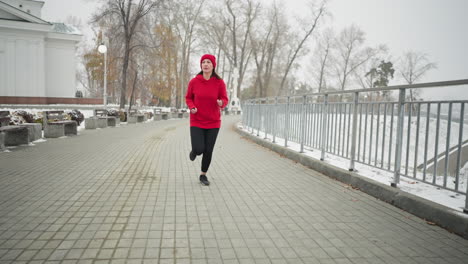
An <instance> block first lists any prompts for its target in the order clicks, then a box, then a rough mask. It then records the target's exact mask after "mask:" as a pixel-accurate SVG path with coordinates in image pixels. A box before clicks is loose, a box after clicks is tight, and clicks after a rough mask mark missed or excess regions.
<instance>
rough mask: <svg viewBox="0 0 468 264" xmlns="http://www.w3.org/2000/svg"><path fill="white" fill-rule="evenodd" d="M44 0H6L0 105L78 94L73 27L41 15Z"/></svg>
mask: <svg viewBox="0 0 468 264" xmlns="http://www.w3.org/2000/svg"><path fill="white" fill-rule="evenodd" d="M43 5H44V2H43V1H33V0H0V104H2V103H3V104H5V103H30V104H36V103H39V104H44V103H46V104H47V103H67V102H68V103H72V101H70V100H68V101H67V100H63V99H66V98H74V97H75V94H76V90H77V89H76V87H77V84H76V63H77V59H76V55H75V51H76V45H77V43H78V42H79V41H80V40H81V37H82V35H81V33H80V32H79V31H78V30H76V28H74V27H73V26H69V25H65V24H63V23H50V22H47V21H44V20H42V19H41V12H42V7H43Z"/></svg>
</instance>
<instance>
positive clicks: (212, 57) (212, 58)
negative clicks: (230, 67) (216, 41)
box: [200, 54, 216, 69]
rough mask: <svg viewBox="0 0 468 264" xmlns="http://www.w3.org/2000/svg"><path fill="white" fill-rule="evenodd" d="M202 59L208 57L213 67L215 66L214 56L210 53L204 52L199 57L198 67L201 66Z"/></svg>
mask: <svg viewBox="0 0 468 264" xmlns="http://www.w3.org/2000/svg"><path fill="white" fill-rule="evenodd" d="M204 59H209V60H210V61H211V63H212V64H213V69H214V68H216V58H215V56H213V55H211V54H205V55H203V56H202V57H201V59H200V68H201V63H202V61H203V60H204Z"/></svg>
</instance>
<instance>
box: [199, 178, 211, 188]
mask: <svg viewBox="0 0 468 264" xmlns="http://www.w3.org/2000/svg"><path fill="white" fill-rule="evenodd" d="M200 182H201V184H203V185H206V186H208V185H210V182H209V181H208V178H207V177H206V175H200Z"/></svg>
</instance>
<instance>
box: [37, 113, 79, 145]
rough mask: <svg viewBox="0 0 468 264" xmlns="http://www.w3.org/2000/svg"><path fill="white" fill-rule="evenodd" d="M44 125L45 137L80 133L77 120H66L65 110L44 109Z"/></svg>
mask: <svg viewBox="0 0 468 264" xmlns="http://www.w3.org/2000/svg"><path fill="white" fill-rule="evenodd" d="M43 127H44V137H45V138H58V137H63V136H68V135H77V134H78V129H77V127H78V126H77V123H76V121H74V120H66V119H65V114H64V113H63V111H44V115H43Z"/></svg>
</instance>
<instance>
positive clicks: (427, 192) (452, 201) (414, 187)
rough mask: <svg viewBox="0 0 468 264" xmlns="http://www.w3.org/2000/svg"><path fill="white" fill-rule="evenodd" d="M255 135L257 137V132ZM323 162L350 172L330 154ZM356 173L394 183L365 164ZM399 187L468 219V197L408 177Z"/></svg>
mask: <svg viewBox="0 0 468 264" xmlns="http://www.w3.org/2000/svg"><path fill="white" fill-rule="evenodd" d="M238 126H239V128H240V129H242V130H244V131H246V132H249V133H250V131H249V130H248V129H247V128H246V127H243V126H242V124H239V125H238ZM253 135H257V131H256V130H255V133H254V134H253ZM258 137H259V138H262V139H264V138H265V133H263V132H261V131H260V132H259V136H258ZM266 140H268V141H270V142H271V141H272V137H271V135H269V137H268V139H266ZM275 144H277V145H279V146H284V139H283V138H279V137H276V138H275ZM287 147H288V148H289V149H291V150H294V151H297V152H299V151H300V149H301V145H300V144H298V143H295V142H291V141H288V146H287ZM303 154H304V155H307V156H309V157H311V158H314V159H316V160H320V156H321V152H320V150H317V149H310V148H305V149H304V153H303ZM323 162H325V163H328V164H330V165H333V166H336V167H338V168H342V169H345V170H348V169H349V165H350V161H349V160H347V159H344V158H341V157H338V156H335V155H332V154H329V153H325V159H324V161H323ZM467 170H468V165H467V168H464V170H462V171H467ZM355 172H356V173H357V174H359V175H361V176H363V177H366V178H369V179H372V180H375V181H377V182H380V183H383V184H387V185H390V183H391V182H393V173H392V172H389V171H385V170H381V169H378V168H375V167H371V166H368V165H365V164H361V163H355ZM398 187H399V188H400V189H401V190H403V191H405V192H408V193H411V194H414V195H417V196H419V197H422V198H425V199H427V200H430V201H433V202H436V203H438V204H441V205H444V206H447V207H449V208H452V209H454V210H456V211H458V212H460V213H461V214H462V215H464V216H466V217H468V215H466V214H463V208H464V207H465V199H466V195H463V194H460V193H456V192H454V191H450V190H446V189H441V188H439V187H437V186H434V185H431V184H427V183H424V182H421V181H419V180H417V179H413V178H406V177H400V183H399V184H398ZM461 188H465V189H462V190H463V191H465V190H466V188H467V187H466V181H465V182H464V184H463V186H461Z"/></svg>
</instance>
